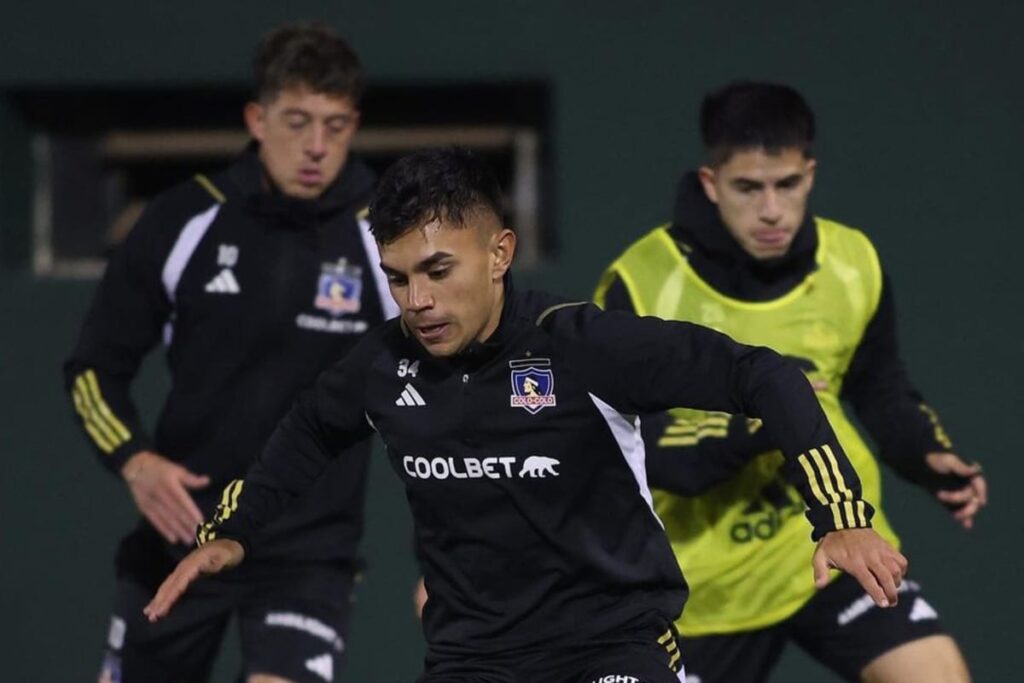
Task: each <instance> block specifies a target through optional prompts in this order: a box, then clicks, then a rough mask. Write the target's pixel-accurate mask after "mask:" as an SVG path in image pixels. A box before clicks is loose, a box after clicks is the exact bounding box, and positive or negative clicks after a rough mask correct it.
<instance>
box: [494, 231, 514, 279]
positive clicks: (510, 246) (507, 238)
mask: <svg viewBox="0 0 1024 683" xmlns="http://www.w3.org/2000/svg"><path fill="white" fill-rule="evenodd" d="M515 254H516V234H515V233H514V232H513V231H512V230H509V229H508V228H501V229H500V230H499V231H498V232H496V233H495V234H494V236H493V237H492V238H491V278H492V279H494V280H500V279H501V278H503V277H505V273H507V272H508V269H509V268H511V267H512V259H513V258H514V257H515Z"/></svg>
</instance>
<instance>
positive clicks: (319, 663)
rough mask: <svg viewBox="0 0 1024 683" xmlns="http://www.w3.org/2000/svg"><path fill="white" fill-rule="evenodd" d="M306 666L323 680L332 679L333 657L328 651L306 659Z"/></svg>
mask: <svg viewBox="0 0 1024 683" xmlns="http://www.w3.org/2000/svg"><path fill="white" fill-rule="evenodd" d="M306 668H307V669H309V670H310V671H312V672H313V673H315V674H316V675H317V676H319V677H320V678H322V679H324V680H325V681H333V680H334V658H333V657H331V653H330V652H325V653H323V654H322V655H320V656H319V657H312V658H310V659H307V660H306Z"/></svg>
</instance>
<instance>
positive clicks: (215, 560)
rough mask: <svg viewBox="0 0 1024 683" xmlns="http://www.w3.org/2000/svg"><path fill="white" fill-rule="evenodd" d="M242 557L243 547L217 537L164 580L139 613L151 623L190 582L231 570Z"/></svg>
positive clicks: (184, 561) (165, 614)
mask: <svg viewBox="0 0 1024 683" xmlns="http://www.w3.org/2000/svg"><path fill="white" fill-rule="evenodd" d="M243 557H245V549H244V548H242V544H241V543H239V542H238V541H232V540H231V539H229V538H218V539H215V540H213V541H210V542H209V543H206V544H204V545H203V546H201V547H199V548H196V549H195V550H193V551H192V552H190V553H189V554H188V555H186V556H185V557H184V559H182V561H181V562H179V563H178V566H177V567H175V568H174V571H173V572H171V574H170V576H168V577H167V578H166V579H164V582H163V583H161V584H160V588H158V589H157V591H156V595H154V596H153V599H152V600H150V601H149V604H148V605H146V606H145V607H144V608H143V610H142V613H143V614H145V615H146V618H147V619H149V620H150V622H154V621H156V620H157V619H162V618H163V617H165V616H167V613H168V612H170V611H171V607H173V606H174V603H175V602H177V601H178V598H180V597H181V595H182V593H184V592H185V590H186V589H187V588H188V587H189V585H191V583H192V582H193V581H195V580H196V579H198V578H199V577H200V576H202V575H206V574H216V573H218V572H221V571H224V570H225V569H230V568H231V567H234V566H235V565H236V564H238V563H239V562H241V561H242V558H243Z"/></svg>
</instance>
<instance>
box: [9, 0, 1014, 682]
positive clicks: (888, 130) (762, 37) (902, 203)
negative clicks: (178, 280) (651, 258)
mask: <svg viewBox="0 0 1024 683" xmlns="http://www.w3.org/2000/svg"><path fill="white" fill-rule="evenodd" d="M297 19H321V20H325V21H328V22H330V23H332V24H333V25H335V26H336V27H337V28H338V29H339V30H340V32H341V33H342V34H343V35H344V36H346V38H347V39H348V40H349V41H350V43H351V44H352V45H353V47H354V48H355V49H356V50H357V51H358V52H359V54H360V56H361V58H362V60H363V62H364V64H365V65H366V67H367V70H368V73H369V78H370V89H369V92H368V94H367V97H366V100H365V102H364V106H363V127H364V130H363V131H362V132H361V133H360V137H359V138H358V141H357V143H356V149H357V150H359V151H361V152H362V153H364V154H365V155H366V156H367V157H368V158H369V159H370V160H371V162H372V163H373V164H374V165H375V166H377V167H378V168H380V167H382V166H383V165H384V164H386V163H387V162H388V161H389V160H390V159H393V158H394V157H395V156H397V155H399V154H401V153H402V152H404V151H408V150H409V149H413V148H415V147H417V146H421V145H430V144H436V143H439V142H452V141H461V142H463V143H465V144H470V145H472V146H475V147H477V148H478V149H480V150H481V151H483V152H484V153H485V154H487V155H488V157H489V158H490V159H491V160H492V161H493V163H494V164H495V166H496V167H497V168H498V169H499V171H500V173H501V176H502V179H503V181H504V182H505V185H506V190H507V191H508V194H509V216H510V220H512V221H515V222H516V223H517V225H519V226H520V227H521V228H522V229H523V231H524V234H525V235H526V236H527V239H526V247H525V250H524V252H523V254H522V258H521V260H520V263H519V267H518V280H519V282H520V283H525V284H526V285H529V286H542V287H545V288H551V289H556V290H559V291H561V292H564V293H566V294H568V295H571V296H575V297H581V298H582V297H587V296H589V295H590V293H591V292H592V289H593V286H594V284H595V282H596V279H597V277H598V275H599V274H600V272H601V271H602V269H603V268H604V267H605V266H606V265H607V263H608V262H609V260H610V259H612V258H613V257H614V256H615V255H616V254H617V253H618V252H619V251H620V250H621V249H622V248H623V247H625V246H626V245H627V244H628V243H629V242H631V241H632V240H633V239H635V238H636V237H638V236H639V235H640V234H642V233H644V232H646V231H647V230H649V229H650V228H651V227H653V226H654V225H656V224H658V223H661V222H664V221H666V220H668V218H669V211H670V208H671V203H672V198H673V191H674V185H675V182H676V180H677V178H678V176H679V174H680V173H681V172H682V171H683V170H685V169H687V168H689V167H692V166H693V165H695V164H696V163H697V162H698V161H699V158H700V157H699V144H698V137H697V133H696V112H697V106H698V104H699V101H700V97H701V95H702V94H703V93H704V92H705V91H706V90H708V89H710V88H713V87H715V86H718V85H721V84H723V83H725V82H727V81H729V80H733V79H736V78H741V77H742V78H755V79H765V80H772V81H779V82H784V83H788V84H790V85H793V86H795V87H796V88H797V89H799V90H800V91H802V92H803V94H804V95H805V96H806V97H807V99H808V100H809V101H810V103H811V106H812V107H813V108H814V109H815V111H816V114H817V116H818V124H819V131H820V133H819V137H820V143H819V144H818V145H817V148H816V152H817V156H818V159H819V171H818V177H817V185H816V189H815V192H814V195H813V196H812V208H813V210H814V211H815V212H816V213H817V214H819V215H822V216H826V217H831V218H835V219H837V220H840V221H842V222H844V223H847V224H849V225H853V226H857V227H860V228H862V229H864V230H865V231H866V232H867V233H868V234H869V235H870V236H871V238H872V239H873V240H874V241H875V244H876V245H877V247H878V248H879V251H880V253H881V255H882V258H883V262H884V263H885V264H886V267H887V269H888V271H889V274H890V276H891V277H892V280H893V283H894V291H895V294H896V299H897V305H898V308H899V311H900V316H901V319H900V330H901V333H902V342H903V350H904V355H905V357H906V359H907V361H908V364H909V366H910V369H911V374H912V376H913V378H914V379H915V381H916V384H917V385H918V386H919V388H920V389H921V390H922V391H923V392H924V394H925V396H926V397H927V398H928V399H929V402H930V403H932V404H933V405H935V406H936V407H937V408H938V409H939V411H940V414H941V415H942V416H943V419H944V422H945V424H946V427H947V428H948V431H949V433H950V434H951V436H952V438H953V439H954V441H955V442H956V443H957V445H958V447H959V451H960V452H961V454H962V455H963V456H965V458H967V459H974V458H976V459H979V460H981V461H982V462H983V463H984V465H985V468H986V472H987V474H988V479H989V482H990V485H991V488H992V493H991V501H992V502H991V504H990V506H989V507H988V508H987V509H986V510H984V511H983V513H982V515H981V517H980V520H979V524H978V526H977V527H976V529H975V530H974V531H972V532H970V533H965V532H963V531H961V530H960V529H959V527H958V526H955V525H954V523H953V522H952V521H951V520H950V519H949V518H948V517H947V515H946V514H945V513H944V512H943V511H942V510H941V509H940V508H939V507H938V506H937V505H935V504H934V503H932V502H931V501H930V500H928V498H927V497H926V496H925V494H923V493H922V492H920V491H918V490H916V489H913V488H911V487H909V486H907V485H904V484H903V483H902V482H900V481H897V480H895V479H893V478H892V477H888V479H887V488H886V499H885V501H884V505H885V507H886V508H887V510H888V512H889V516H890V519H892V520H893V522H894V525H895V526H896V528H897V530H898V531H899V532H900V533H901V535H902V537H903V539H904V544H905V551H906V553H907V554H908V556H909V557H910V559H911V572H912V575H913V576H914V577H915V578H916V579H917V580H918V581H919V582H921V583H922V584H923V585H924V587H925V589H926V591H927V595H928V596H929V599H930V600H931V601H932V602H933V604H935V606H936V607H937V609H938V610H939V612H940V614H941V615H942V616H943V618H944V620H945V621H946V623H947V625H948V627H949V628H950V629H951V630H952V632H953V633H954V635H955V636H956V637H957V638H958V639H959V641H960V643H961V645H962V646H963V648H964V650H965V654H966V656H967V659H968V661H969V663H970V665H971V668H972V670H973V673H974V675H975V680H977V681H983V682H984V681H1011V680H1019V671H1018V669H1019V665H1017V664H1016V659H1017V657H1016V656H1015V654H1016V653H1014V649H1016V648H1019V646H1020V635H1019V634H1020V631H1019V625H1018V620H1019V617H1020V615H1021V614H1024V585H1022V584H1021V576H1022V574H1024V550H1022V549H1021V547H1020V546H1018V543H1021V540H1022V538H1024V536H1022V531H1024V522H1022V520H1024V516H1022V515H1021V514H1020V513H1016V512H1014V510H1015V508H1016V506H1017V505H1019V504H1020V503H1019V502H1018V501H1019V500H1020V498H1019V495H1018V494H1017V493H1015V489H1014V486H1016V483H1015V482H1021V481H1024V459H1021V458H1020V454H1019V450H1020V446H1019V445H1018V444H1017V442H1016V439H1017V438H1018V435H1019V428H1020V425H1021V423H1022V422H1024V411H1022V407H1024V401H1022V399H1021V398H1020V396H1019V392H1020V390H1021V387H1024V371H1022V366H1024V363H1022V362H1021V357H1022V354H1024V320H1022V317H1024V316H1022V311H1021V306H1020V303H1019V301H1020V296H1021V295H1022V294H1024V274H1022V271H1024V268H1022V267H1021V265H1020V259H1021V256H1022V254H1024V230H1022V229H1021V227H1022V226H1021V217H1020V214H1019V213H1018V212H1020V211H1021V199H1020V198H1021V192H1022V187H1024V171H1022V166H1021V161H1020V157H1021V156H1022V155H1024V144H1022V143H1024V139H1022V137H1024V136H1022V133H1021V130H1022V126H1021V122H1022V120H1024V97H1022V95H1021V83H1022V79H1021V73H1020V72H1021V69H1022V67H1024V41H1022V40H1021V38H1020V27H1021V26H1022V25H1024V4H1021V3H1019V2H1012V1H1007V2H997V1H995V0H979V1H977V2H972V3H953V2H941V3H940V2H932V3H909V2H907V3H892V2H881V1H877V0H873V1H872V0H868V1H862V2H857V3H838V2H832V3H821V2H804V1H794V2H789V3H763V2H755V1H753V0H748V1H742V2H732V3H696V2H681V1H677V2H668V1H659V0H631V1H630V2H597V1H594V0H591V1H587V2H584V1H583V0H563V1H562V2H532V1H531V2H526V1H516V0H506V1H505V2H501V3H496V2H493V3H491V2H473V3H471V2H459V1H457V0H435V1H434V2H412V1H411V0H405V1H399V0H374V1H373V2H362V3H360V2H333V3H326V2H310V1H307V0H292V1H291V2H289V3H279V2H267V1H265V0H253V1H250V2H247V3H236V2H222V3H211V2H187V1H183V0H178V1H177V2H154V1H153V0H133V1H131V2H129V1H128V0H107V2H104V3H79V2H70V1H68V0H35V1H34V2H31V3H6V4H5V6H4V8H3V9H2V10H0V36H2V38H3V39H2V40H0V263H2V268H0V321H2V322H0V325H2V328H0V387H2V391H0V402H2V403H0V448H2V451H0V506H2V508H0V511H2V518H3V520H4V524H3V532H2V541H0V551H2V560H0V619H2V623H3V628H2V632H3V637H2V640H0V651H2V652H3V653H4V654H3V657H0V678H3V679H4V680H18V681H85V680H95V676H96V672H97V670H98V667H99V664H100V657H101V649H102V645H103V639H104V636H105V634H106V628H107V624H108V621H109V612H108V610H109V603H110V596H111V592H112V587H113V576H112V571H111V564H110V563H111V558H112V557H113V551H114V548H115V545H116V542H117V539H118V538H119V536H120V535H121V533H123V531H125V530H126V529H127V528H128V527H129V526H130V525H131V523H132V522H133V520H134V513H133V506H132V505H131V501H130V499H129V497H128V495H127V491H126V489H125V487H124V486H123V484H121V483H120V482H119V481H116V480H115V479H113V478H112V477H110V476H109V475H107V474H106V473H105V472H104V471H103V470H102V469H101V468H100V467H99V466H98V465H97V463H96V462H95V460H94V457H93V456H92V454H91V452H90V450H89V448H88V446H87V444H86V442H85V440H84V439H83V438H82V437H81V435H80V433H79V430H78V428H77V427H76V425H75V423H74V420H73V417H72V410H71V408H70V406H69V402H68V400H67V398H66V397H65V396H64V395H63V392H62V386H61V377H60V371H59V369H60V364H61V362H62V360H63V358H64V356H65V355H66V354H67V353H68V352H69V350H70V348H71V345H72V344H73V342H74V339H75V336H76V335H77V331H78V326H79V324H80V320H81V317H82V315H83V313H84V308H85V306H86V305H87V303H88V300H89V297H90V295H91V292H92V290H93V288H94V287H95V282H96V280H95V277H96V276H97V274H98V273H99V272H101V269H102V264H103V257H104V254H105V253H106V251H107V250H108V249H109V247H110V245H111V244H112V243H113V242H115V241H116V240H117V238H118V236H119V235H120V234H122V233H123V231H124V230H125V229H126V228H127V226H130V224H131V222H132V219H133V217H134V216H135V215H137V212H138V210H139V209H140V207H141V206H142V204H143V203H144V202H145V200H146V198H147V197H149V196H151V195H152V194H153V193H154V192H156V191H158V190H160V189H163V188H165V187H167V186H169V185H171V184H174V183H175V182H178V181H179V180H182V179H185V178H187V177H189V176H191V175H192V174H193V173H195V172H196V171H197V170H202V169H205V168H214V167H217V166H220V165H222V164H223V162H224V161H225V160H227V159H229V158H231V157H232V156H233V155H234V154H235V153H236V152H237V151H238V150H239V149H240V148H241V147H242V145H244V143H245V135H244V134H243V133H242V126H241V108H242V106H243V104H244V102H245V100H246V97H247V95H248V90H247V85H248V83H249V71H248V68H249V58H250V55H251V52H252V49H253V47H254V45H255V43H256V41H257V40H258V39H259V38H260V36H261V35H262V34H264V33H265V32H266V31H267V30H269V29H270V28H272V27H273V26H274V25H276V24H278V23H281V22H283V21H291V20H297ZM165 386H166V380H165V378H164V375H163V363H162V359H161V358H160V357H159V354H157V356H156V357H155V358H153V359H151V362H150V363H149V364H148V366H147V368H146V372H145V374H144V376H143V378H142V379H141V381H140V382H139V383H138V385H137V392H136V394H137V397H138V399H139V401H140V403H141V404H142V405H143V406H144V407H145V408H147V409H148V410H149V414H150V415H155V411H156V408H157V407H158V406H159V400H160V397H161V395H162V394H161V392H162V391H163V389H164V388H165ZM379 455H380V454H379ZM410 538H411V536H410V530H409V521H408V513H407V511H406V508H405V500H404V496H403V495H402V492H401V491H400V490H399V488H398V485H397V479H396V478H395V477H394V475H393V474H392V473H391V472H390V470H389V468H388V466H387V463H386V462H385V460H384V459H383V457H378V458H376V462H375V465H374V470H373V473H372V482H371V490H370V502H369V510H368V528H367V533H366V540H365V544H364V546H365V554H366V556H367V558H368V562H369V570H368V572H367V574H366V578H365V581H364V583H363V585H362V587H361V588H360V590H359V597H358V604H357V607H356V612H355V622H354V624H353V627H352V635H351V639H350V643H349V645H350V650H349V652H350V660H349V664H348V669H347V671H346V674H345V676H344V680H346V681H381V682H383V681H389V682H390V681H407V680H412V679H413V678H414V677H415V675H416V673H417V672H418V671H419V670H420V667H421V661H422V654H423V645H422V641H421V638H420V635H419V628H418V623H417V622H416V620H415V618H414V616H413V611H412V604H411V600H410V595H411V591H412V587H413V582H414V579H415V569H414V567H413V566H412V558H411V553H410V546H411V542H410ZM810 571H811V570H810V567H808V575H809V574H810ZM236 662H237V657H236V656H235V655H234V653H233V652H229V653H228V654H226V655H225V656H224V657H222V659H221V661H220V663H219V665H218V669H217V671H218V679H217V680H220V681H229V680H232V678H233V676H234V674H235V673H236V668H235V667H236ZM1011 667H1012V668H1011ZM772 680H773V681H794V682H799V681H816V682H817V681H832V680H835V679H833V678H832V677H831V676H830V675H829V674H827V673H825V672H824V671H823V670H822V669H820V668H819V667H818V666H817V665H816V664H814V663H813V662H811V661H809V660H808V659H806V658H805V657H804V656H803V655H801V654H799V653H797V652H795V651H793V652H790V653H789V654H788V655H787V656H786V658H785V660H784V662H783V665H782V666H781V667H780V669H779V670H778V671H777V673H776V674H775V675H774V677H773V679H772Z"/></svg>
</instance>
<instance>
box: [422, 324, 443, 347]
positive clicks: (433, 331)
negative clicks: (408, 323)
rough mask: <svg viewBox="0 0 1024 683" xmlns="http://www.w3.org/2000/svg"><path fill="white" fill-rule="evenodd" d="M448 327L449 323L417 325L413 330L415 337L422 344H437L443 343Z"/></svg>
mask: <svg viewBox="0 0 1024 683" xmlns="http://www.w3.org/2000/svg"><path fill="white" fill-rule="evenodd" d="M450 327H451V325H450V324H449V323H436V324H433V325H417V326H416V327H415V328H414V329H415V330H416V336H418V337H419V338H420V339H421V340H422V341H423V343H424V344H438V343H440V342H442V341H444V339H445V337H446V336H447V334H448V330H449V328H450Z"/></svg>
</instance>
